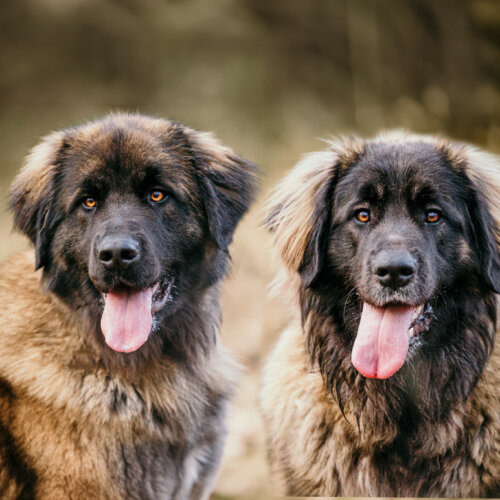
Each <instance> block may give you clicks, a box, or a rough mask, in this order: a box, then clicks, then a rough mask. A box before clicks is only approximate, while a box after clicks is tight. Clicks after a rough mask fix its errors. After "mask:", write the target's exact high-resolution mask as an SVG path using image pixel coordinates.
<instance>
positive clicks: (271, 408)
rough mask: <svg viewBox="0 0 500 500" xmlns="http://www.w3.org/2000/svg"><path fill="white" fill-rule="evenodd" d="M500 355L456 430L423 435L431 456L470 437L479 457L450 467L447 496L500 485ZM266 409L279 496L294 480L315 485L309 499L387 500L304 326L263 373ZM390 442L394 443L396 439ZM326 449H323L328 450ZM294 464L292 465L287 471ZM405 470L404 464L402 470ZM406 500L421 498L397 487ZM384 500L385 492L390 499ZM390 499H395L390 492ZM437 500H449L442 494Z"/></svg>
mask: <svg viewBox="0 0 500 500" xmlns="http://www.w3.org/2000/svg"><path fill="white" fill-rule="evenodd" d="M499 384H500V349H499V348H498V347H497V348H496V351H495V353H494V354H493V356H492V359H491V361H490V363H489V365H488V368H487V369H486V372H485V374H484V376H483V378H482V380H481V382H480V383H479V384H478V386H477V387H476V389H475V390H474V392H473V394H472V396H471V397H470V398H469V399H468V401H467V403H466V405H465V406H464V407H461V408H457V409H456V410H454V411H453V414H452V416H451V418H450V419H449V420H447V424H448V425H442V426H436V424H433V427H432V433H429V428H428V427H424V428H422V430H421V432H422V433H423V434H424V435H425V436H426V442H427V447H428V450H429V451H431V452H432V453H433V454H434V455H435V456H436V461H439V457H443V459H444V457H446V456H447V454H449V453H452V452H453V450H454V447H455V446H456V445H457V442H458V440H459V439H461V438H463V436H464V435H465V437H466V438H467V439H468V440H470V441H469V442H470V443H471V446H472V447H473V456H472V457H471V458H469V459H465V457H464V459H463V460H460V457H457V459H456V460H455V461H454V462H452V463H451V464H447V467H448V470H447V476H448V478H447V481H446V483H445V487H446V493H445V495H446V496H450V497H459V496H466V497H467V496H468V497H479V496H481V495H482V492H483V491H485V490H487V489H488V488H489V487H492V486H493V485H494V484H495V481H498V476H499V474H500V415H499V411H498V409H499V408H500V395H499V394H498V387H499ZM262 387H263V389H262V391H261V394H260V404H261V410H262V414H263V415H264V420H265V424H266V427H267V429H266V430H267V435H268V444H269V447H270V460H271V472H272V476H273V483H274V486H275V493H277V494H279V495H284V494H287V485H286V482H287V480H290V477H292V478H293V479H292V480H293V481H296V482H297V483H301V484H303V485H304V484H307V485H308V487H307V489H306V490H303V491H304V494H305V495H306V494H307V495H308V496H330V495H332V492H335V495H336V496H379V495H381V492H380V489H379V486H378V485H377V484H376V482H375V481H374V476H375V475H376V474H377V472H376V470H375V468H374V466H375V463H374V459H373V457H372V456H370V454H369V453H367V454H366V455H364V456H363V454H362V452H360V450H359V448H357V447H353V446H351V443H352V441H353V438H354V437H355V435H356V434H357V428H356V421H355V419H354V416H353V415H352V414H349V413H347V414H346V417H347V419H348V420H345V419H344V417H343V416H342V413H341V411H340V409H339V407H338V406H337V404H336V403H335V402H334V401H333V400H332V398H331V395H330V394H328V393H327V391H326V390H325V389H324V385H323V380H322V378H321V374H320V373H319V372H318V371H316V370H311V367H310V365H309V361H308V356H307V353H306V351H305V346H304V338H303V334H302V329H301V327H300V325H298V324H294V325H292V326H291V327H290V328H289V329H287V330H286V331H285V332H284V333H283V334H282V336H281V338H280V340H279V342H278V344H277V345H276V347H275V349H274V350H273V352H272V354H271V356H270V358H269V361H268V363H267V366H266V368H265V371H264V374H263V381H262ZM388 437H390V436H388ZM320 445H321V446H320ZM284 464H286V465H284ZM394 467H397V464H394ZM392 486H394V487H395V488H396V489H397V491H398V496H403V497H408V496H413V494H414V493H413V489H407V488H408V485H406V484H405V482H404V481H402V482H401V484H399V485H392ZM382 494H383V493H382ZM387 494H388V493H387ZM430 496H434V497H440V496H443V489H438V488H436V490H435V492H434V493H433V494H431V495H430Z"/></svg>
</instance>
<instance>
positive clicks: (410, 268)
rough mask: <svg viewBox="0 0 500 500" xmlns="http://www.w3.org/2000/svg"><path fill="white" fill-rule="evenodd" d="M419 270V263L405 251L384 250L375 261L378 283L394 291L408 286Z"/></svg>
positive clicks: (374, 268) (374, 267)
mask: <svg viewBox="0 0 500 500" xmlns="http://www.w3.org/2000/svg"><path fill="white" fill-rule="evenodd" d="M416 269H417V262H416V261H415V259H414V258H413V257H412V256H411V255H410V253H409V252H405V251H395V250H393V251H389V250H382V251H381V252H379V253H378V255H377V256H376V257H375V260H374V261H373V270H374V272H375V275H376V276H377V279H378V281H379V282H380V283H381V284H382V285H384V286H388V287H390V288H393V289H397V288H401V287H403V286H405V285H407V284H408V283H409V282H410V281H411V279H412V278H413V275H414V274H415V271H416Z"/></svg>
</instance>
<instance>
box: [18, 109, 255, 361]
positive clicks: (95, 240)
mask: <svg viewBox="0 0 500 500" xmlns="http://www.w3.org/2000/svg"><path fill="white" fill-rule="evenodd" d="M254 190H255V168H254V166H253V165H252V164H251V163H250V162H248V161H246V160H244V159H242V158H240V157H238V156H236V155H235V154H234V153H233V152H232V151H231V150H230V149H228V148H226V147H224V146H222V145H221V144H220V143H219V142H218V141H217V140H216V139H214V138H213V137H212V136H211V135H209V134H206V133H200V132H197V131H194V130H192V129H190V128H187V127H184V126H183V125H180V124H178V123H173V122H170V121H167V120H163V119H155V118H148V117H144V116H141V115H126V114H115V115H110V116H109V117H107V118H105V119H103V120H99V121H96V122H94V123H90V124H87V125H83V126H81V127H75V128H70V129H67V130H63V131H61V132H56V133H53V134H51V135H49V136H48V137H46V138H45V139H43V141H42V142H41V143H40V144H39V145H38V146H36V147H35V148H34V149H33V151H32V153H31V155H30V156H29V157H28V159H27V162H26V165H25V166H24V168H23V169H22V171H21V173H20V174H19V176H18V177H17V179H16V180H15V181H14V183H13V185H12V188H11V198H12V208H13V210H14V216H15V225H16V226H17V227H18V228H19V229H20V230H21V231H22V232H24V233H25V234H26V235H28V236H29V238H30V239H31V240H32V242H33V244H34V245H35V252H36V267H37V268H43V272H44V276H45V280H46V283H47V286H48V288H49V290H51V291H52V292H54V293H56V294H57V295H58V296H60V297H61V298H62V299H63V300H64V301H65V302H67V303H68V304H69V305H70V306H71V307H72V308H73V309H75V310H78V311H81V310H85V311H87V313H88V315H89V316H93V317H97V318H101V319H100V328H101V329H102V332H103V333H104V337H105V340H106V343H107V344H108V346H109V347H111V348H112V349H113V350H115V351H120V352H132V351H136V350H137V349H139V348H140V347H141V346H142V345H143V344H144V343H145V342H146V340H148V338H149V336H150V334H151V332H152V331H154V330H155V329H156V328H157V327H159V326H160V325H161V324H162V323H163V322H164V319H165V318H166V317H167V316H169V317H170V318H171V317H172V315H174V314H175V313H176V312H177V311H179V310H181V309H183V308H184V309H185V308H186V307H187V308H189V307H190V306H191V305H193V304H194V303H197V302H199V299H200V297H201V295H202V294H203V291H204V290H205V289H206V288H207V287H210V286H211V285H213V284H215V283H216V282H217V281H219V280H220V279H221V278H222V277H223V276H224V274H225V272H226V268H227V264H228V247H229V244H230V243H231V240H232V237H233V233H234V230H235V227H236V225H237V223H238V221H239V220H240V218H241V217H242V216H243V214H244V213H245V212H246V211H247V209H248V206H249V204H250V201H251V199H252V196H253V193H254ZM95 329H96V330H99V325H96V328H95Z"/></svg>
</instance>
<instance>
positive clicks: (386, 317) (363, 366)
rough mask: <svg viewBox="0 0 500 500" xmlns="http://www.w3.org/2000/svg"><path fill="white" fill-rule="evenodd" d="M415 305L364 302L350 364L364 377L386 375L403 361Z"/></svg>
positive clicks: (381, 376) (391, 372)
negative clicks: (374, 304)
mask: <svg viewBox="0 0 500 500" xmlns="http://www.w3.org/2000/svg"><path fill="white" fill-rule="evenodd" d="M413 310H414V308H413V307H411V306H403V305H397V306H386V307H383V308H380V307H374V306H371V305H369V304H367V303H366V302H365V303H364V304H363V312H362V313H361V321H360V323H359V328H358V334H357V336H356V340H355V341H354V347H353V349H352V357H351V359H352V364H353V365H354V366H355V368H356V369H357V370H358V371H359V372H360V373H361V374H362V375H364V376H365V377H368V378H388V377H390V376H391V375H394V373H396V372H397V371H398V370H399V369H400V368H401V366H403V363H404V362H405V358H406V353H407V352H408V330H409V328H410V325H411V318H412V313H413Z"/></svg>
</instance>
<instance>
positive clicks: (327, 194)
mask: <svg viewBox="0 0 500 500" xmlns="http://www.w3.org/2000/svg"><path fill="white" fill-rule="evenodd" d="M344 151H345V149H344V144H342V143H333V142H332V143H331V148H330V149H329V150H328V151H323V152H315V153H309V154H307V155H306V156H304V158H303V159H302V160H301V161H300V162H299V163H298V164H297V165H296V166H295V167H294V168H293V169H292V170H291V171H290V173H289V174H288V175H287V176H286V177H285V178H284V179H283V180H282V181H281V182H280V183H279V184H278V186H277V187H276V188H275V189H274V191H273V193H272V195H271V199H270V202H269V204H268V216H267V218H266V225H267V227H268V228H269V230H270V231H271V233H272V236H273V242H274V244H275V246H276V248H277V250H278V253H279V255H280V257H281V259H282V260H283V262H284V264H285V266H286V268H287V269H288V270H290V271H292V272H296V273H298V274H299V275H300V278H301V281H302V286H303V287H304V288H308V287H310V286H312V285H313V284H314V282H315V280H316V279H317V278H318V276H319V274H320V273H321V270H322V268H323V264H324V258H325V254H326V245H327V243H328V235H329V232H330V225H331V218H332V197H333V191H334V187H335V184H336V180H337V176H338V170H339V168H340V164H341V163H342V152H344Z"/></svg>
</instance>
